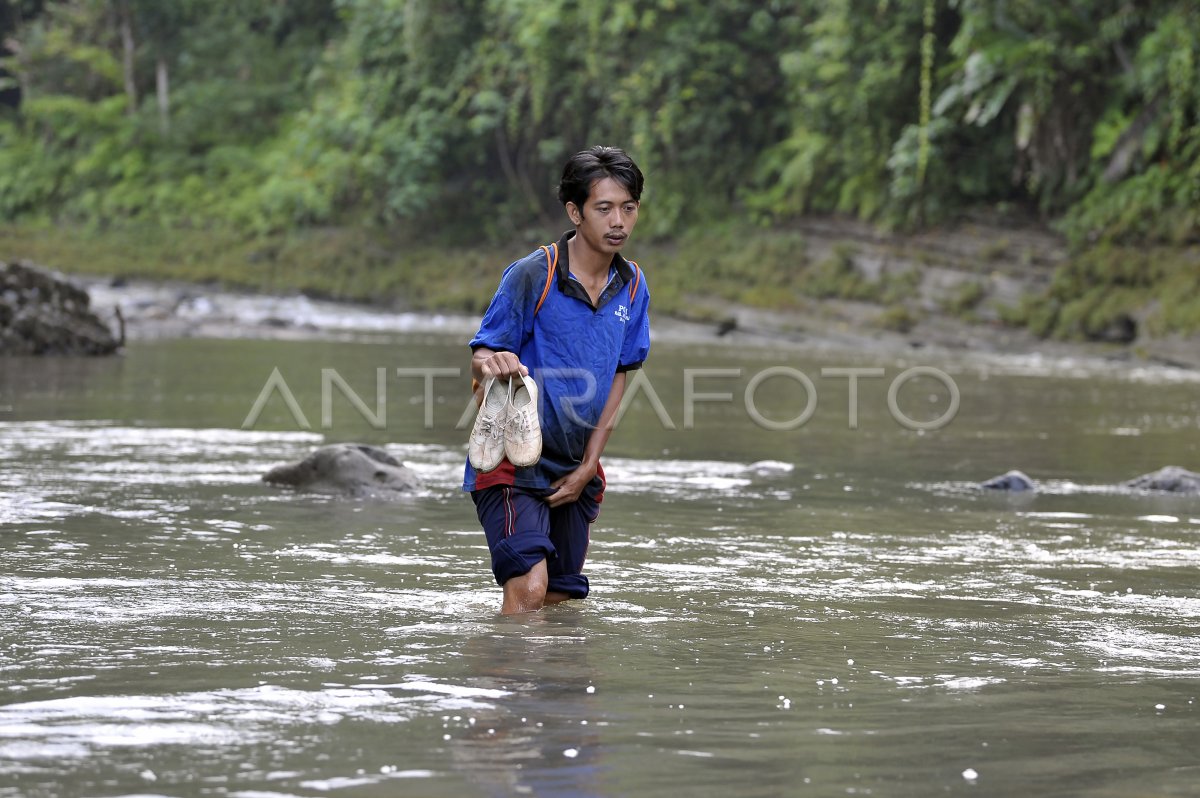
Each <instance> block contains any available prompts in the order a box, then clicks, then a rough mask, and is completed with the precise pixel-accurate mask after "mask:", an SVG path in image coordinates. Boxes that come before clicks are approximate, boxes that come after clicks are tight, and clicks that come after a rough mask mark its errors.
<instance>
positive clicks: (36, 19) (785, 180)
mask: <svg viewBox="0 0 1200 798" xmlns="http://www.w3.org/2000/svg"><path fill="white" fill-rule="evenodd" d="M0 39H2V41H3V46H4V48H5V50H4V52H6V53H7V57H5V58H4V60H3V62H2V64H0V65H2V67H3V70H2V71H0V83H2V85H0V90H4V89H7V93H6V94H2V95H0V100H2V101H6V102H7V105H8V106H9V107H7V108H3V109H0V220H13V219H19V218H51V219H56V220H67V221H72V222H77V223H78V222H82V223H88V224H99V225H112V224H121V223H125V222H130V221H140V222H151V223H154V224H165V225H167V226H172V227H177V228H178V227H189V228H209V227H215V226H221V227H224V228H230V229H233V230H240V231H244V232H247V233H249V232H254V233H262V232H272V231H278V230H284V229H295V228H298V227H318V226H327V225H348V224H349V225H386V226H390V227H393V228H400V229H406V230H411V231H418V230H439V231H443V232H445V233H447V234H450V235H458V236H460V237H461V236H462V235H463V234H464V233H466V231H470V233H469V234H470V235H472V236H476V237H479V236H482V237H483V238H490V239H496V238H501V237H504V236H511V235H512V233H513V231H514V230H524V229H527V228H530V227H534V226H536V227H537V228H539V229H543V230H544V229H545V226H546V224H547V223H549V222H550V220H551V219H557V215H554V216H551V214H552V213H553V211H554V203H553V193H552V187H553V185H554V183H555V178H556V172H557V170H558V168H559V167H560V164H561V162H562V160H563V158H564V157H565V156H566V155H568V154H569V153H570V152H572V151H574V150H576V149H578V148H580V147H582V146H585V145H587V144H590V143H595V142H610V143H616V144H621V145H624V146H625V147H626V148H627V149H629V150H630V151H631V152H632V153H633V154H634V155H635V157H636V158H637V159H638V160H639V162H640V163H641V164H642V165H643V167H644V169H645V171H646V172H647V174H648V177H649V180H648V194H647V199H648V200H652V206H650V207H652V209H653V211H652V212H651V213H648V214H646V217H645V222H644V223H645V224H646V225H648V226H649V227H650V228H651V230H652V231H653V232H657V233H660V234H663V233H666V232H667V231H668V230H677V229H679V228H680V227H681V226H712V225H713V224H721V223H724V222H726V221H728V220H730V219H731V218H738V219H741V220H753V221H755V222H761V223H772V222H778V221H781V220H786V219H788V218H790V217H794V216H797V215H801V214H805V213H812V212H839V213H846V214H853V215H858V216H861V217H864V218H870V219H873V220H876V221H880V222H884V223H891V224H901V225H914V224H915V225H919V224H923V223H929V222H934V221H939V220H942V219H945V218H948V217H949V216H952V215H953V214H955V213H959V212H961V211H962V210H963V209H965V208H987V209H993V210H994V209H1001V210H1003V209H1016V210H1020V211H1023V212H1032V213H1036V214H1038V215H1040V216H1041V217H1042V218H1044V219H1048V220H1053V221H1056V222H1058V223H1059V224H1061V226H1062V228H1063V229H1064V230H1065V231H1067V232H1068V233H1069V234H1070V235H1071V236H1072V237H1073V239H1074V240H1075V241H1077V242H1094V241H1096V240H1099V239H1107V240H1112V241H1132V242H1144V241H1162V242H1174V243H1178V242H1180V241H1183V240H1189V239H1192V238H1194V237H1195V235H1196V232H1197V226H1198V225H1197V223H1198V219H1197V214H1198V209H1200V10H1198V6H1197V4H1196V3H1195V2H1194V0H1145V1H1144V2H1138V3H1131V2H1129V1H1128V0H1070V2H1057V3H1047V2H1043V0H921V1H918V0H909V1H908V2H900V0H792V2H784V1H783V0H768V2H754V1H752V0H614V2H609V3H579V2H575V0H171V2H161V0H0Z"/></svg>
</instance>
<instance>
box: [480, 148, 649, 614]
mask: <svg viewBox="0 0 1200 798" xmlns="http://www.w3.org/2000/svg"><path fill="white" fill-rule="evenodd" d="M641 195H642V173H641V170H639V169H638V167H637V165H636V164H635V163H634V162H633V161H632V160H631V159H630V158H629V156H628V155H626V154H625V153H624V152H623V151H621V150H619V149H616V148H614V147H592V148H590V149H588V150H584V151H583V152H580V153H577V154H575V155H574V156H572V157H571V159H570V160H569V161H567V164H566V166H565V167H564V168H563V176H562V182H560V183H559V186H558V197H559V199H560V200H561V201H562V203H563V206H564V207H565V208H566V211H567V216H568V217H569V218H570V220H571V222H572V223H573V224H574V225H575V229H573V230H569V231H567V232H566V233H564V234H563V236H562V238H560V239H559V240H558V242H557V243H554V244H549V245H547V246H545V247H539V248H538V249H536V250H534V251H533V252H531V253H530V254H529V255H526V256H525V257H524V258H522V259H520V260H518V261H516V262H515V263H513V264H512V265H510V266H509V267H508V269H506V270H505V272H504V276H503V277H502V278H501V280H500V287H499V288H498V289H497V290H496V295H495V296H494V297H493V298H492V302H491V304H490V305H489V306H488V309H487V312H486V313H485V314H484V316H483V321H482V323H481V324H480V327H479V332H478V333H477V334H476V335H475V337H474V338H473V339H471V342H470V346H471V349H472V351H473V354H472V357H471V375H472V377H474V379H475V380H476V381H477V382H478V383H479V386H480V387H479V389H478V393H477V396H478V397H479V399H480V402H481V408H480V417H479V419H478V420H477V422H476V428H475V432H474V433H473V435H472V442H471V445H470V447H469V450H470V457H469V460H468V463H467V467H466V475H465V477H464V479H463V489H464V490H467V491H470V492H471V498H472V499H473V500H474V502H475V507H476V511H477V512H478V515H479V521H480V523H481V524H482V525H483V531H484V533H485V534H486V536H487V542H488V548H490V549H491V553H492V572H493V573H494V574H495V576H496V582H497V583H499V584H500V585H503V587H504V602H503V605H502V606H501V610H500V611H501V612H502V613H504V614H506V615H508V614H513V613H519V612H532V611H534V610H539V609H541V608H542V607H543V606H545V605H546V604H554V603H557V602H560V601H565V600H566V599H569V598H584V597H585V596H587V594H588V580H587V577H586V576H584V575H583V573H582V571H583V562H584V558H585V557H586V556H587V549H588V540H589V535H590V530H591V524H592V522H593V521H595V520H596V516H597V515H598V514H599V512H600V501H601V499H602V498H603V496H604V486H605V482H604V470H603V469H602V468H601V467H600V455H601V453H602V452H603V451H604V445H605V444H606V443H607V442H608V437H609V434H610V433H611V432H612V424H613V420H614V418H615V417H616V413H617V407H618V406H619V405H620V403H621V396H622V395H623V393H624V391H625V381H626V375H627V373H628V372H629V371H631V370H633V369H636V368H638V367H639V366H641V364H642V361H644V360H645V359H646V355H647V353H648V352H649V351H650V320H649V316H648V315H647V309H648V307H649V304H650V293H649V291H648V289H647V288H646V281H645V279H643V275H642V272H641V270H640V269H639V268H638V266H637V264H636V263H633V262H632V261H628V260H626V259H625V258H623V257H621V253H620V250H621V247H622V246H623V245H624V244H625V241H626V239H628V238H629V235H630V234H631V233H632V232H633V228H634V226H635V225H636V224H637V218H638V209H639V205H640V199H641ZM526 375H528V376H529V377H530V380H529V382H530V383H532V384H530V385H526V384H525V381H523V380H522V378H523V377H525V376H526ZM539 399H540V401H539ZM534 408H536V411H537V416H536V417H534V416H533V415H532V410H533V409H534ZM539 420H540V433H541V457H540V459H537V451H536V443H537V441H536V438H537V432H538V430H537V423H536V422H537V421H539ZM522 423H524V424H525V425H526V428H525V429H521V424H522ZM505 426H507V429H503V430H501V428H503V427H505ZM531 426H532V428H530V427H531ZM497 430H501V433H507V438H506V439H504V440H501V438H500V437H498V433H497ZM501 452H503V454H502V453H501ZM513 461H516V462H517V463H525V462H527V461H529V462H533V464H532V465H514V464H513ZM472 463H475V466H479V467H478V468H476V467H475V466H473V465H472Z"/></svg>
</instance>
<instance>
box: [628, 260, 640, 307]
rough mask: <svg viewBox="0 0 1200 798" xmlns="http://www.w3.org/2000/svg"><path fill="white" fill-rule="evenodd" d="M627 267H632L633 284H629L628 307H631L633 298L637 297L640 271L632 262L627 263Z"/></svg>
mask: <svg viewBox="0 0 1200 798" xmlns="http://www.w3.org/2000/svg"><path fill="white" fill-rule="evenodd" d="M629 265H630V266H632V267H633V282H631V283H630V284H629V305H630V307H632V306H633V298H634V297H635V296H637V290H638V286H640V285H641V284H642V270H641V269H639V268H638V265H637V263H635V262H634V261H629Z"/></svg>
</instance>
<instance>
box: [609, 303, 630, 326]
mask: <svg viewBox="0 0 1200 798" xmlns="http://www.w3.org/2000/svg"><path fill="white" fill-rule="evenodd" d="M613 315H614V316H616V317H617V318H618V319H620V320H621V323H622V324H623V323H625V322H627V321H629V308H627V307H625V306H624V305H617V309H616V310H614V311H613Z"/></svg>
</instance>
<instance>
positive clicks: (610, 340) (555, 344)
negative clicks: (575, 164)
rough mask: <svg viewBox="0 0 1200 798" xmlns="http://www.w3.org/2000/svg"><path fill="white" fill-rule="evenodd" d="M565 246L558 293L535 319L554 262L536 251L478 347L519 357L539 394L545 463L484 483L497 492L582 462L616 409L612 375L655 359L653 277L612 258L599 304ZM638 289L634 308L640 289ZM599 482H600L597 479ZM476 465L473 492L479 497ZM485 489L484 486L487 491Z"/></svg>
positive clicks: (519, 264) (498, 303)
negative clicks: (610, 407) (603, 419)
mask: <svg viewBox="0 0 1200 798" xmlns="http://www.w3.org/2000/svg"><path fill="white" fill-rule="evenodd" d="M574 235H575V231H574V230H571V231H568V232H567V233H565V234H563V236H562V238H561V239H559V241H558V267H557V271H556V274H555V278H554V285H553V286H551V288H550V290H549V292H547V294H546V300H545V302H544V303H543V304H542V307H541V309H540V310H538V311H537V312H536V313H535V312H534V309H535V308H536V307H537V303H538V299H539V298H540V297H541V295H542V291H543V289H544V288H545V287H546V276H547V271H548V269H547V264H546V254H545V252H543V251H542V249H540V248H539V249H537V250H534V251H533V252H531V253H530V254H528V255H526V256H525V257H524V258H521V259H520V260H518V261H516V262H515V263H513V264H511V265H510V266H509V267H508V268H507V269H505V271H504V276H503V277H502V278H501V279H500V287H499V288H498V289H496V295H495V296H494V297H492V302H491V304H490V305H489V306H488V309H487V311H486V312H485V313H484V315H483V321H482V322H481V323H480V325H479V332H478V333H476V334H475V337H474V338H472V339H471V342H470V344H469V345H470V347H471V348H472V349H475V348H477V347H481V346H483V347H487V348H488V349H493V350H496V351H498V352H513V353H515V354H516V355H517V357H518V358H520V360H521V362H522V363H523V364H525V366H526V367H528V368H529V372H530V374H531V375H532V376H533V379H534V381H535V382H536V383H537V386H538V391H539V406H538V413H539V419H540V420H541V423H542V458H541V460H540V461H539V462H538V463H537V464H535V465H532V466H529V467H528V468H513V467H512V466H511V465H509V463H508V461H507V460H506V461H505V462H504V463H503V464H502V465H501V467H500V468H499V469H497V471H495V472H489V473H488V474H486V475H483V477H485V478H486V479H482V480H481V481H484V482H487V483H488V484H510V485H518V486H521V487H528V488H546V487H549V486H550V483H551V482H553V481H554V480H556V479H558V478H559V477H562V476H565V475H566V474H568V473H570V472H571V471H574V470H575V469H576V468H578V467H579V465H580V464H581V463H582V462H583V452H584V448H585V447H586V446H587V442H588V438H589V437H590V436H591V433H592V429H593V428H594V427H595V426H596V423H597V422H599V420H600V414H601V412H603V410H604V405H605V403H606V402H607V401H608V392H609V390H610V389H611V388H612V382H613V377H614V376H615V375H616V374H617V373H618V372H622V371H630V370H632V369H636V368H638V367H640V366H641V365H642V362H643V361H644V360H645V359H646V356H647V354H649V352H650V317H649V312H648V311H649V306H650V291H649V289H648V288H647V287H646V280H645V275H644V274H643V275H641V276H640V279H635V269H636V268H637V267H636V266H634V265H633V264H631V263H630V262H629V261H627V260H625V258H623V257H621V255H620V254H619V253H618V254H615V255H613V260H612V267H611V269H610V272H609V273H610V275H611V276H610V278H609V281H608V285H607V286H605V288H604V291H603V292H602V293H601V294H600V298H599V300H598V301H597V302H596V304H595V305H593V304H592V301H591V299H590V298H589V297H588V295H587V291H585V290H584V288H583V286H582V285H581V284H580V283H579V282H578V281H577V280H573V279H571V276H570V275H571V264H570V258H569V255H568V248H567V242H568V241H569V240H570V239H571V237H572V236H574ZM635 285H636V291H634V294H633V298H632V300H631V299H630V290H631V287H633V286H635ZM596 481H597V482H599V481H600V480H599V477H597V479H596ZM476 487H477V480H476V474H475V469H473V468H472V467H471V464H470V463H469V462H468V463H467V467H466V474H465V476H464V478H463V489H464V490H475V489H476ZM478 487H483V485H479V486H478Z"/></svg>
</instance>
